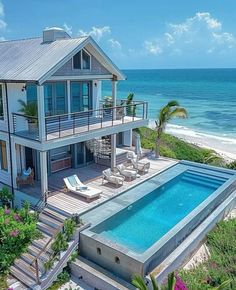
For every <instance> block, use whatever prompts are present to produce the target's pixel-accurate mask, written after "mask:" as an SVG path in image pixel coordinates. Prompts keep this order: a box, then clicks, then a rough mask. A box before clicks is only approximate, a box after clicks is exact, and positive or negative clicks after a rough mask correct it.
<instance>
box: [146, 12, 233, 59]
mask: <svg viewBox="0 0 236 290" xmlns="http://www.w3.org/2000/svg"><path fill="white" fill-rule="evenodd" d="M144 47H145V48H146V51H147V52H149V53H151V54H159V53H161V52H163V53H164V52H166V53H169V54H176V52H178V54H180V53H182V52H189V53H193V52H194V51H196V52H198V53H199V52H203V53H208V54H209V53H213V52H218V53H221V52H222V51H225V50H227V49H232V48H234V47H236V39H235V37H234V35H233V34H232V33H229V32H225V31H224V30H223V27H222V23H221V22H220V21H219V20H217V19H215V18H214V17H212V15H211V14H210V13H209V12H198V13H196V14H195V15H194V16H193V17H189V18H187V19H185V21H183V22H182V23H178V24H176V23H169V24H168V25H167V31H166V32H165V33H164V34H163V35H162V36H161V37H159V38H156V39H154V40H146V41H145V42H144Z"/></svg>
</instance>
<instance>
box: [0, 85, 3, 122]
mask: <svg viewBox="0 0 236 290" xmlns="http://www.w3.org/2000/svg"><path fill="white" fill-rule="evenodd" d="M3 119H4V109H3V93H2V85H0V120H3Z"/></svg>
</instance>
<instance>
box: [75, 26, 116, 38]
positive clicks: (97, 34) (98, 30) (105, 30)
mask: <svg viewBox="0 0 236 290" xmlns="http://www.w3.org/2000/svg"><path fill="white" fill-rule="evenodd" d="M108 34H111V29H110V26H103V27H96V26H93V27H92V29H91V30H90V31H89V32H86V31H84V30H82V29H80V30H79V35H81V36H84V35H91V36H92V37H94V38H95V39H96V40H97V41H100V40H101V38H103V37H104V35H108Z"/></svg>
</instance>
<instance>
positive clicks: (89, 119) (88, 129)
mask: <svg viewBox="0 0 236 290" xmlns="http://www.w3.org/2000/svg"><path fill="white" fill-rule="evenodd" d="M89 122H90V118H89V111H88V132H89Z"/></svg>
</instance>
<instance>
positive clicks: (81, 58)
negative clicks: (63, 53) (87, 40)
mask: <svg viewBox="0 0 236 290" xmlns="http://www.w3.org/2000/svg"><path fill="white" fill-rule="evenodd" d="M83 50H84V51H85V52H86V53H87V54H88V55H89V68H83V67H82V66H83ZM80 51H81V53H80V63H81V68H74V56H75V55H76V54H77V53H79V52H80ZM80 51H78V52H77V53H76V54H75V55H74V56H73V57H72V70H74V71H80V70H83V71H90V70H91V69H92V55H91V53H89V52H88V51H87V50H86V49H84V48H82V49H81V50H80Z"/></svg>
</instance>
